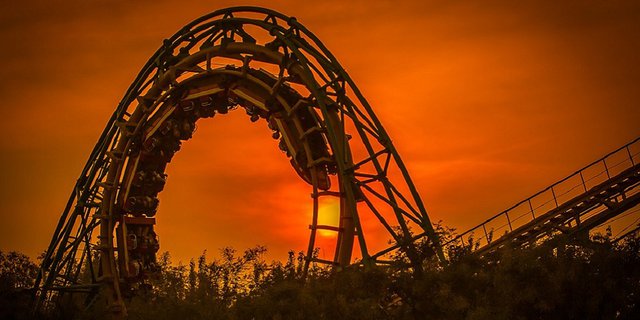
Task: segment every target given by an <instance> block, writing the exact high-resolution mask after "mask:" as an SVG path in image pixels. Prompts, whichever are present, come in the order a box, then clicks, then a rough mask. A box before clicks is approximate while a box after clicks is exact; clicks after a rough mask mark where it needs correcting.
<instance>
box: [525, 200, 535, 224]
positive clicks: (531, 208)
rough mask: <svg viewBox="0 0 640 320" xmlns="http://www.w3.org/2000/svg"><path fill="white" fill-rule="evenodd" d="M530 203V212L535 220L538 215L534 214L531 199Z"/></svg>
mask: <svg viewBox="0 0 640 320" xmlns="http://www.w3.org/2000/svg"><path fill="white" fill-rule="evenodd" d="M527 201H528V202H529V210H531V215H532V216H533V219H535V218H536V214H535V213H533V206H532V205H531V198H529V200H527Z"/></svg>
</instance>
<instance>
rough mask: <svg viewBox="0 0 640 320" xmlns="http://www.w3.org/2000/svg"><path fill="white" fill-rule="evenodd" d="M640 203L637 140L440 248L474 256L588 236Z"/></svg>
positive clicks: (639, 167) (639, 146)
mask: <svg viewBox="0 0 640 320" xmlns="http://www.w3.org/2000/svg"><path fill="white" fill-rule="evenodd" d="M639 202H640V138H636V139H635V140H633V141H631V142H630V143H628V144H626V145H624V146H622V147H620V148H618V149H616V150H614V151H612V152H610V153H609V154H607V155H605V156H604V157H602V158H600V159H598V160H596V161H594V162H592V163H590V164H589V165H587V166H585V167H584V168H582V169H580V170H578V171H576V172H574V173H573V174H571V175H569V176H567V177H565V178H564V179H561V180H560V181H558V182H556V183H554V184H552V185H550V186H548V187H547V188H545V189H543V190H541V191H539V192H537V193H536V194H534V195H532V196H531V197H528V198H526V199H524V200H522V201H520V202H518V203H516V204H515V205H513V206H512V207H510V208H508V209H507V210H505V211H502V212H500V213H498V214H496V215H494V216H492V217H491V218H489V219H487V220H486V221H484V222H482V223H480V224H478V225H477V226H475V227H473V228H471V229H469V230H467V231H465V232H463V233H461V234H459V235H458V236H456V237H455V238H453V239H451V240H450V241H448V242H446V243H444V244H443V245H444V246H450V245H458V246H470V247H471V250H472V251H473V252H475V253H476V254H486V253H488V252H491V251H494V250H496V249H499V248H501V247H503V246H507V245H509V246H526V245H529V244H532V243H536V242H538V241H541V240H544V239H545V238H549V237H553V236H555V235H557V234H576V233H580V232H588V231H589V230H591V229H593V228H596V227H598V226H600V225H602V224H604V223H606V222H607V221H609V220H610V219H612V218H614V217H616V216H618V215H619V214H621V213H623V212H625V211H627V210H630V209H632V208H634V207H635V206H636V205H638V203H639ZM470 239H472V241H473V244H469V240H470Z"/></svg>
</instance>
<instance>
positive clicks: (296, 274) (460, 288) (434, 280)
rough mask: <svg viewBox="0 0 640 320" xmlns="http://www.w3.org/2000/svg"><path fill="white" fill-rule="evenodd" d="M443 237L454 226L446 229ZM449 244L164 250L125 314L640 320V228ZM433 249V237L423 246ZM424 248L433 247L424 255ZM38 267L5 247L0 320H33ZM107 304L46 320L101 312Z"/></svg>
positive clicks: (145, 316) (1, 260)
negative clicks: (310, 260) (355, 250)
mask: <svg viewBox="0 0 640 320" xmlns="http://www.w3.org/2000/svg"><path fill="white" fill-rule="evenodd" d="M438 231H439V232H440V233H441V234H442V236H443V238H444V239H447V238H451V237H453V236H454V232H453V230H452V229H447V228H443V227H439V228H438ZM475 243H476V242H475V241H474V239H473V238H468V239H466V244H464V245H460V246H450V247H449V248H447V252H448V254H449V257H450V262H449V263H448V264H446V265H441V264H437V263H435V262H434V261H430V260H429V259H425V260H424V267H425V271H424V272H422V273H419V274H417V273H415V272H413V271H412V269H410V268H409V267H407V263H406V261H405V260H406V257H403V255H402V254H398V255H396V256H395V257H394V264H393V265H391V266H388V267H374V268H369V269H365V268H362V267H358V266H352V267H348V268H345V269H343V270H341V271H336V270H333V269H331V268H327V267H320V266H312V267H311V268H310V269H309V270H308V271H306V272H305V270H304V267H303V266H304V254H303V253H298V254H296V253H294V252H293V251H291V252H289V256H288V258H287V259H286V261H284V262H279V261H274V262H270V263H268V262H266V261H265V260H264V254H265V252H266V248H265V247H261V246H259V247H255V248H251V249H248V250H246V251H244V252H238V251H236V250H234V249H232V248H224V249H222V250H221V252H220V257H219V258H217V259H214V260H213V261H208V260H207V257H206V252H204V253H203V254H202V255H201V256H200V257H199V258H198V259H196V260H191V261H190V263H189V264H188V265H184V264H177V265H175V264H172V262H171V258H170V255H169V253H168V252H165V253H164V254H162V255H161V258H160V259H159V265H160V271H159V272H158V273H157V274H155V275H154V276H153V277H150V278H149V279H147V281H148V284H149V285H148V286H141V287H140V288H138V289H137V290H136V292H131V293H130V294H129V295H128V297H127V299H128V311H129V318H130V319H156V320H158V319H160V320H161V319H184V320H187V319H640V268H638V266H639V265H640V237H638V235H635V236H631V237H628V238H626V239H624V240H622V241H618V242H616V241H612V238H611V234H610V233H605V234H597V235H595V236H592V237H591V238H587V237H578V238H572V239H567V238H565V239H561V238H556V239H552V240H549V241H547V242H544V243H542V244H539V245H537V246H535V247H530V248H524V249H523V248H506V249H503V250H500V251H498V252H497V253H495V254H493V255H491V256H484V257H479V256H477V255H472V254H468V252H470V251H471V250H470V249H471V246H473V245H475ZM424 248H428V246H424ZM424 256H425V257H426V256H428V254H427V253H424ZM36 272H37V267H36V264H35V263H34V262H33V261H31V260H30V259H29V258H28V257H27V256H25V255H23V254H20V253H16V252H9V253H0V319H27V318H29V314H28V311H29V310H28V306H29V297H30V294H29V293H30V292H29V290H30V286H31V285H32V284H33V279H34V276H35V273H36ZM107 315H108V312H107V310H106V308H104V307H103V305H102V304H101V303H100V300H98V301H96V303H94V305H93V307H92V308H91V309H89V310H87V311H84V312H80V311H79V309H78V310H64V312H63V313H52V314H41V315H39V316H40V317H41V318H60V317H63V318H79V319H102V318H106V317H107Z"/></svg>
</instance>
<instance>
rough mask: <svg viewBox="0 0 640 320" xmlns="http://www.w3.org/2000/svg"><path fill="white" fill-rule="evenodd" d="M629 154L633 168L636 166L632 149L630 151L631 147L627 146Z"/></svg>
mask: <svg viewBox="0 0 640 320" xmlns="http://www.w3.org/2000/svg"><path fill="white" fill-rule="evenodd" d="M627 154H628V155H629V160H631V166H632V167H633V166H635V165H636V164H635V162H634V161H633V155H632V154H631V149H629V145H627Z"/></svg>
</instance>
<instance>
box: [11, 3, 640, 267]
mask: <svg viewBox="0 0 640 320" xmlns="http://www.w3.org/2000/svg"><path fill="white" fill-rule="evenodd" d="M56 2H60V3H58V4H55V3H56ZM626 2H628V3H626ZM626 2H625V1H607V2H605V1H565V2H557V1H482V2H477V4H475V3H474V4H450V2H447V1H402V2H401V1H353V2H345V1H318V2H315V3H309V2H303V1H250V2H244V3H241V4H251V5H261V6H267V7H271V8H273V9H276V10H278V11H281V12H283V13H285V14H288V15H293V16H296V17H297V18H298V21H300V22H301V23H303V24H304V25H305V26H307V27H308V28H309V29H310V30H312V31H313V32H314V33H315V34H316V35H317V36H318V37H319V38H320V39H321V40H322V41H323V42H324V43H325V45H326V46H327V47H328V48H329V49H330V50H331V51H332V52H333V54H334V55H335V56H336V57H337V58H338V59H339V61H340V62H341V64H342V65H343V66H344V67H345V68H346V69H347V71H348V72H349V73H350V75H351V76H352V78H353V79H354V81H355V82H356V84H357V85H358V87H359V88H360V89H361V90H362V92H363V93H364V95H365V96H366V97H367V99H368V100H369V102H370V103H371V105H372V106H373V108H374V110H375V111H376V114H377V115H378V116H379V117H380V119H381V120H382V122H383V124H384V125H385V127H386V129H387V130H388V131H389V133H390V135H391V137H392V138H393V140H394V142H395V144H396V147H397V148H398V150H399V152H400V154H401V155H402V156H403V158H404V160H405V162H406V165H407V167H408V168H409V171H410V173H411V174H412V177H413V179H414V181H415V182H416V185H417V187H418V189H419V191H420V193H421V195H422V197H423V200H424V202H425V204H426V207H427V210H428V211H429V214H430V217H431V219H432V220H434V221H437V220H440V219H442V220H444V222H445V223H446V224H447V225H449V226H452V227H456V228H459V229H465V228H467V227H470V226H472V225H475V224H477V223H479V222H481V221H482V220H484V219H485V218H487V217H488V216H491V215H493V214H495V213H497V212H498V211H500V210H502V209H505V208H506V207H508V206H510V205H511V204H513V203H515V202H517V201H519V200H521V199H523V198H525V197H527V196H529V195H530V194H532V193H534V192H536V191H537V190H538V189H541V188H543V187H545V186H546V185H548V184H550V183H552V182H554V181H555V180H558V179H559V178H562V177H564V176H566V175H568V174H569V173H572V172H573V171H575V170H576V169H578V168H579V167H581V166H583V165H586V164H587V163H589V162H591V161H593V160H595V159H596V158H598V157H600V156H601V155H604V154H605V153H606V152H608V151H610V150H613V149H615V148H617V147H618V146H620V145H622V144H624V143H626V142H628V141H630V140H632V139H633V138H635V137H636V136H638V135H640V126H639V125H638V124H639V123H640V105H639V104H638V101H640V99H639V98H640V55H639V54H638V52H640V23H638V21H640V4H638V3H637V2H633V1H626ZM231 5H238V3H237V2H236V3H233V2H231V1H215V2H212V1H202V2H198V1H135V2H132V1H107V0H100V1H91V4H90V5H89V4H86V1H65V2H62V1H21V2H14V3H12V4H11V5H8V4H5V5H3V10H2V11H1V12H0V39H1V40H2V43H3V45H2V50H0V64H1V65H0V79H1V80H0V137H1V138H0V154H1V155H2V156H1V157H0V164H1V165H0V176H1V177H2V180H1V181H2V182H1V184H0V215H1V217H2V223H1V224H0V250H20V251H23V252H26V253H27V254H30V255H33V256H35V255H36V254H37V253H39V252H40V251H42V250H44V249H45V248H46V246H47V245H48V242H49V239H50V236H51V234H52V232H53V229H54V227H55V223H56V222H57V220H58V217H59V215H60V213H61V210H62V209H63V207H64V204H65V203H66V201H67V198H68V196H69V192H70V191H71V188H72V186H73V185H74V183H75V179H77V177H78V174H79V173H80V171H81V169H82V167H83V165H84V163H85V161H86V160H87V157H88V155H89V152H90V150H91V149H92V148H93V145H94V143H95V142H96V139H97V138H98V136H99V134H100V132H101V131H102V129H103V127H104V125H105V123H106V121H107V119H108V118H109V116H110V115H111V113H112V112H113V110H114V109H115V106H116V104H117V103H118V102H119V101H120V99H121V98H122V95H123V94H124V92H125V90H126V88H127V87H128V85H129V83H130V81H132V79H133V78H134V77H135V75H136V74H137V73H138V71H139V69H140V68H141V67H142V65H143V64H144V63H145V62H146V60H147V59H148V57H149V56H150V55H151V54H153V52H155V50H156V49H157V48H158V47H159V46H160V44H161V43H162V39H164V38H168V37H169V36H171V35H172V34H173V33H175V32H176V31H177V30H178V29H179V28H180V27H182V26H183V25H184V24H186V23H188V22H190V21H191V20H193V19H195V18H197V17H199V16H201V15H203V14H205V13H208V12H210V11H213V10H215V9H218V8H222V7H227V6H231ZM11 6H13V7H11ZM168 174H169V179H168V184H167V187H166V189H165V191H164V192H163V193H161V205H160V211H159V213H158V223H159V226H158V229H159V233H160V240H161V246H162V248H161V250H169V251H171V252H172V254H173V255H174V256H175V257H176V259H178V260H183V261H186V260H188V259H189V258H190V257H193V256H196V255H198V254H199V253H201V252H202V250H204V249H207V248H208V249H209V252H212V251H214V252H215V251H216V250H217V248H220V247H223V246H226V245H232V246H234V247H236V248H238V249H243V248H246V247H248V246H252V245H255V244H266V245H267V246H268V247H269V249H270V251H272V253H273V257H275V258H281V257H284V252H286V250H287V249H289V248H291V249H297V250H299V249H303V248H305V246H306V241H307V237H308V229H307V225H308V224H309V220H308V217H309V214H310V202H309V188H308V187H307V186H306V185H305V184H304V183H303V182H302V181H299V179H298V178H297V176H296V175H295V173H294V172H293V169H292V168H291V166H290V165H289V164H288V162H287V161H286V159H285V157H284V155H283V154H282V153H280V152H279V151H278V150H277V144H276V142H275V141H274V140H272V139H271V138H270V137H269V131H268V129H267V128H266V126H265V125H264V124H263V123H259V124H257V125H252V124H251V123H250V122H249V121H248V119H247V118H246V117H244V116H242V115H241V114H234V113H231V114H229V115H227V116H225V117H217V118H215V119H213V120H208V121H206V120H203V121H202V122H200V123H199V128H198V131H197V133H196V135H195V137H194V139H192V140H190V141H189V142H187V143H185V144H184V146H183V150H182V151H181V152H180V153H178V154H177V155H176V157H175V158H174V160H173V162H172V163H171V165H170V167H169V169H168ZM321 254H322V253H321ZM326 255H327V256H326V258H330V254H329V253H326Z"/></svg>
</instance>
